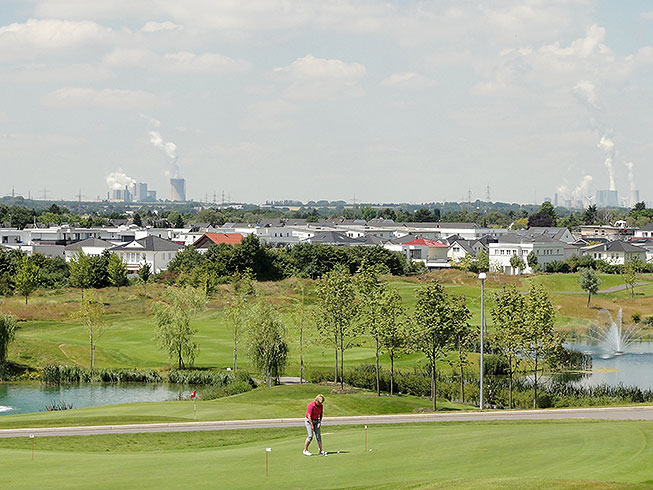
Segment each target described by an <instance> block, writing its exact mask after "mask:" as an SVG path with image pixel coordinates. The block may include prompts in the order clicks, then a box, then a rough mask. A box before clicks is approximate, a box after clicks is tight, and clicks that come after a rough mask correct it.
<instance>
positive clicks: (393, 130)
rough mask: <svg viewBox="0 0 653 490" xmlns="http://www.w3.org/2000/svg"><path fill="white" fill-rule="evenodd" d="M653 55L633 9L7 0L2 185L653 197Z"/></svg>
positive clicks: (38, 189) (196, 194)
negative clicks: (610, 191) (175, 178)
mask: <svg viewBox="0 0 653 490" xmlns="http://www.w3.org/2000/svg"><path fill="white" fill-rule="evenodd" d="M652 68H653V5H651V4H650V3H649V2H645V1H629V2H609V1H600V2H596V1H591V0H565V1H563V0H547V1H545V0H520V1H517V0H514V1H512V0H504V1H501V2H495V1H485V2H472V1H456V2H453V1H450V2H446V1H424V2H416V1H400V2H378V1H371V0H337V1H336V0H322V1H310V0H249V1H248V2H239V1H236V0H191V1H186V2H179V1H178V0H151V1H148V2H134V1H127V0H107V1H105V0H94V1H93V2H88V1H86V0H29V1H16V0H9V1H4V2H3V9H2V11H0V88H1V91H0V145H1V146H2V148H3V157H2V160H0V161H1V162H2V164H1V165H2V171H3V175H4V176H6V178H3V179H2V184H1V186H0V194H7V193H9V192H10V191H11V188H12V187H14V188H15V189H16V192H18V193H20V194H24V195H28V193H31V195H32V196H39V195H41V194H42V189H43V187H44V186H45V187H47V188H48V190H49V191H48V194H49V196H50V197H54V198H63V199H71V198H73V196H75V195H76V194H77V193H78V192H79V191H80V190H81V192H82V194H83V195H84V196H86V198H88V199H94V198H96V197H98V196H101V197H106V194H107V192H108V191H109V190H110V189H111V188H112V187H113V186H120V185H123V184H124V183H127V182H131V181H133V180H135V181H141V182H147V183H148V184H149V185H150V188H154V189H156V190H157V191H158V192H159V196H160V197H164V198H165V197H168V196H169V184H168V179H169V177H170V175H173V174H174V173H175V172H177V171H178V172H179V174H180V175H181V176H183V177H185V178H186V179H187V189H188V195H189V197H192V198H194V199H197V200H200V199H201V200H203V199H204V198H205V196H206V195H207V194H208V195H209V196H212V195H213V193H214V192H216V193H218V194H220V193H221V192H222V191H224V192H225V193H226V194H229V195H231V197H232V199H234V200H239V201H248V202H264V201H266V200H269V199H300V200H304V201H308V200H311V199H313V200H315V199H351V198H352V197H353V196H354V195H356V198H357V200H364V201H368V202H414V203H420V202H431V201H444V200H460V199H462V198H463V196H464V198H465V199H466V198H467V192H468V189H469V190H470V191H471V193H472V198H473V199H475V198H482V199H484V198H485V194H486V186H487V185H490V187H491V197H492V199H493V200H501V201H509V202H532V201H534V200H537V201H541V200H542V198H544V197H545V196H552V195H553V193H554V192H558V194H559V196H560V200H561V201H562V200H564V199H582V198H583V196H586V195H593V194H594V192H595V191H596V190H597V189H607V188H609V187H610V186H611V185H614V188H615V189H616V190H618V191H619V193H620V195H621V196H624V197H625V198H626V199H627V198H628V197H629V194H630V191H631V189H633V188H637V189H638V190H639V191H640V195H641V197H642V198H643V199H649V200H653V197H651V195H650V190H649V187H648V185H647V183H648V182H651V180H652V179H653V166H652V165H650V162H651V159H652V157H653V139H652V135H651V131H650V128H651V127H652V125H651V122H652V121H651V118H652V117H653V116H652V115H651V110H650V107H652V104H651V102H653V100H652V99H653V92H652V91H653V87H652V86H651V83H650V80H651V75H652V73H651V71H652ZM601 141H603V143H601ZM166 143H168V145H167V146H166ZM171 144H174V151H173V150H172V145H171Z"/></svg>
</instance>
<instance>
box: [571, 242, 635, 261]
mask: <svg viewBox="0 0 653 490" xmlns="http://www.w3.org/2000/svg"><path fill="white" fill-rule="evenodd" d="M583 255H589V256H590V257H592V258H594V259H597V260H603V261H605V262H607V263H608V264H612V265H623V264H625V263H626V262H628V261H630V260H633V259H637V260H641V261H642V262H646V249H645V248H643V247H639V246H637V245H633V244H632V243H629V242H622V241H621V240H615V241H612V242H608V243H601V244H599V245H593V246H591V247H586V248H585V249H584V250H583Z"/></svg>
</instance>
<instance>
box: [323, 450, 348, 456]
mask: <svg viewBox="0 0 653 490" xmlns="http://www.w3.org/2000/svg"><path fill="white" fill-rule="evenodd" d="M347 453H349V451H327V455H329V456H330V455H331V454H347Z"/></svg>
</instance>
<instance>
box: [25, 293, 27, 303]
mask: <svg viewBox="0 0 653 490" xmlns="http://www.w3.org/2000/svg"><path fill="white" fill-rule="evenodd" d="M25 304H27V295H25Z"/></svg>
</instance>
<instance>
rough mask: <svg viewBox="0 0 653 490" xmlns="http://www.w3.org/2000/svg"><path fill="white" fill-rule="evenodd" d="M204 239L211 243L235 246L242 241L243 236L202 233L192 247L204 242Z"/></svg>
mask: <svg viewBox="0 0 653 490" xmlns="http://www.w3.org/2000/svg"><path fill="white" fill-rule="evenodd" d="M205 239H208V240H209V241H211V242H213V243H226V244H227V245H235V244H236V243H240V242H242V241H243V235H241V234H240V233H204V235H202V236H201V237H199V238H198V239H197V240H196V241H195V243H193V246H197V245H198V244H199V243H201V242H204V241H205Z"/></svg>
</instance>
